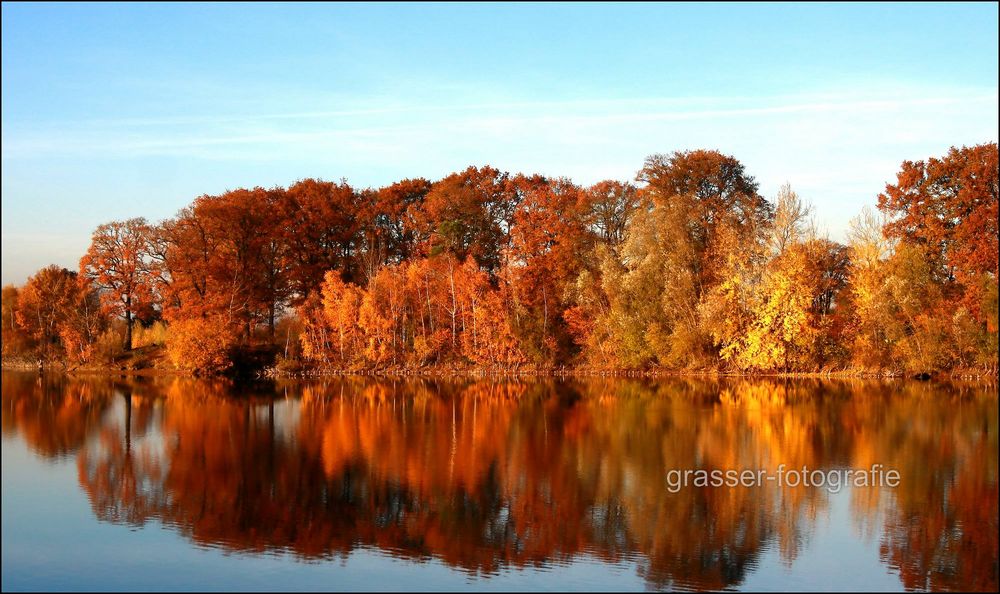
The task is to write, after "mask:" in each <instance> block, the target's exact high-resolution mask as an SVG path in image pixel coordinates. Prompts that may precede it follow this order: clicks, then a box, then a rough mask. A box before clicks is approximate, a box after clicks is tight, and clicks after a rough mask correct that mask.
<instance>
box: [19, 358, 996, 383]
mask: <svg viewBox="0 0 1000 594" xmlns="http://www.w3.org/2000/svg"><path fill="white" fill-rule="evenodd" d="M2 369H3V371H20V372H32V371H33V372H37V373H64V374H66V375H102V376H119V377H191V378H196V377H197V378H203V379H211V378H218V377H233V375H228V376H227V375H221V376H199V375H196V374H193V373H190V372H188V371H184V370H178V369H164V368H158V367H145V368H140V369H127V368H118V367H100V366H97V367H95V366H86V367H84V366H81V367H72V368H70V367H67V366H66V365H65V364H61V363H55V364H47V365H38V364H28V363H19V362H4V363H3V365H2ZM352 376H353V377H392V378H403V377H424V378H426V377H451V378H454V377H469V378H487V377H510V378H515V377H517V378H528V377H538V378H542V377H548V378H622V379H657V378H765V377H766V378H783V379H845V380H846V379H862V380H889V379H893V380H914V381H933V380H980V381H990V380H996V379H997V369H955V370H950V371H939V372H935V373H905V372H902V371H898V370H874V371H873V370H860V369H841V370H826V371H769V372H739V371H724V370H716V369H705V370H670V369H601V368H592V367H582V366H580V367H560V368H528V369H517V368H514V369H509V368H506V369H495V368H494V369H489V368H487V369H483V368H462V367H448V366H434V367H424V368H362V369H339V368H314V369H307V370H301V371H296V372H287V371H278V370H276V369H275V368H273V367H271V368H264V369H259V370H257V371H256V372H255V373H251V374H249V375H247V374H243V375H237V376H236V377H241V378H244V379H265V380H268V379H270V380H316V379H324V378H332V377H352Z"/></svg>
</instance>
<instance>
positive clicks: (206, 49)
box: [2, 3, 998, 284]
mask: <svg viewBox="0 0 1000 594" xmlns="http://www.w3.org/2000/svg"><path fill="white" fill-rule="evenodd" d="M2 13H3V14H2V17H3V18H2V29H3V39H2V45H3V48H2V49H3V53H2V68H3V74H2V78H3V84H2V87H3V90H2V99H3V100H2V141H3V149H2V211H3V212H2V214H3V217H2V254H3V256H2V277H3V278H2V281H3V283H4V284H6V283H11V282H14V283H21V282H23V281H24V280H25V278H27V276H28V275H29V274H31V273H32V272H34V271H35V270H36V269H38V268H39V267H41V266H44V265H46V264H49V263H57V264H60V265H63V266H67V267H70V268H76V265H77V261H78V259H79V257H80V255H82V253H83V252H84V250H85V249H86V247H87V245H88V243H89V238H90V233H91V232H92V231H93V228H94V227H96V226H97V225H98V224H100V223H102V222H106V221H108V220H113V219H123V218H129V217H134V216H145V217H147V218H149V219H151V220H159V219H163V218H166V217H169V216H172V215H173V214H174V213H175V212H176V211H177V210H178V209H180V208H182V207H183V206H185V205H187V204H188V203H189V202H190V201H191V200H192V199H194V198H195V197H196V196H198V195H200V194H213V193H218V192H222V191H224V190H226V189H229V188H235V187H241V186H255V185H261V186H273V185H288V184H290V183H292V182H294V181H295V180H297V179H301V178H305V177H321V178H326V179H340V178H342V177H343V178H347V180H348V181H349V182H350V183H352V184H354V185H357V186H378V185H382V184H385V183H389V182H392V181H394V180H398V179H401V178H404V177H414V176H423V177H427V178H430V179H436V178H439V177H441V176H443V175H445V174H447V173H449V172H452V171H455V170H458V169H461V168H464V167H466V166H468V165H470V164H477V165H478V164H484V163H490V164H492V165H494V166H497V167H500V168H502V169H506V170H509V171H523V172H526V173H529V172H538V173H543V174H549V175H567V176H570V177H572V178H573V179H574V180H575V181H577V182H578V183H582V184H589V183H593V182H595V181H598V180H600V179H604V178H614V179H622V180H626V179H633V178H634V176H635V173H636V171H637V170H638V169H639V168H640V167H641V166H642V162H643V159H644V158H645V157H646V156H647V155H649V154H652V153H658V152H669V151H673V150H683V149H693V148H714V149H719V150H721V151H723V152H725V153H728V154H732V155H734V156H736V157H737V158H739V159H740V160H741V161H742V162H743V163H744V164H745V165H746V167H747V169H748V171H749V172H750V173H751V174H752V175H754V176H756V178H757V180H758V181H759V182H760V185H761V190H762V192H763V193H764V194H765V195H767V196H773V195H774V194H775V193H776V192H777V189H778V187H779V186H780V185H781V184H783V183H785V182H789V183H791V184H792V187H793V188H794V189H795V190H796V191H797V192H798V193H799V194H800V195H801V196H803V197H804V198H806V199H807V200H809V201H811V202H812V203H813V204H814V206H815V210H816V219H817V223H818V226H819V227H820V229H823V230H826V231H827V232H828V233H829V234H830V236H831V237H832V238H834V239H842V238H843V235H844V231H845V229H846V228H847V224H848V221H849V219H850V218H851V217H852V216H854V215H855V214H857V213H858V211H860V209H861V208H862V207H863V206H865V205H874V203H875V199H876V195H877V194H878V192H879V191H880V190H881V189H882V188H883V187H884V185H885V183H886V182H887V181H891V180H892V179H893V178H894V175H895V172H896V171H897V169H898V167H899V164H900V163H901V162H902V161H903V160H904V159H920V158H926V157H928V156H933V155H940V154H943V153H944V152H946V151H947V149H948V147H950V146H952V145H963V144H977V143H981V142H986V141H994V142H995V141H996V140H997V126H998V124H997V111H998V102H997V49H998V38H997V30H998V25H997V18H998V15H997V5H996V4H930V5H928V4H912V5H906V4H890V5H869V4H858V5H853V4H852V5H842V4H837V5H801V6H800V5H785V4H782V5H766V4H750V5H732V4H719V5H705V4H657V5H647V4H636V5H623V4H615V5H600V4H584V5H566V4H526V5H525V4H517V5H507V4H490V5H480V4H476V5H461V4H430V5H386V4H376V5H364V4H361V5H353V4H332V5H325V4H307V5H294V6H289V5H259V4H254V5H239V4H223V5H207V4H170V5H134V6H132V5H118V4H108V5H60V4H38V5H35V4H10V3H5V4H3V7H2Z"/></svg>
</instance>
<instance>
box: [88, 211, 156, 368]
mask: <svg viewBox="0 0 1000 594" xmlns="http://www.w3.org/2000/svg"><path fill="white" fill-rule="evenodd" d="M150 232H151V230H150V227H149V225H148V224H147V223H146V219H143V218H135V219H129V220H127V221H113V222H111V223H105V224H103V225H101V226H99V227H98V228H97V230H96V231H94V236H93V239H92V240H91V242H90V248H89V249H88V250H87V253H86V254H84V256H83V258H81V259H80V274H81V275H82V276H85V277H87V278H89V279H91V280H92V281H93V282H94V284H95V285H96V286H97V287H98V288H100V289H101V305H102V306H103V307H104V309H105V311H106V312H107V313H109V314H111V315H117V316H122V317H124V318H125V350H127V351H128V350H132V325H133V323H134V321H135V316H136V313H138V312H144V311H148V310H149V309H150V308H151V306H152V304H153V283H152V278H151V276H150V274H149V266H148V253H149V240H150Z"/></svg>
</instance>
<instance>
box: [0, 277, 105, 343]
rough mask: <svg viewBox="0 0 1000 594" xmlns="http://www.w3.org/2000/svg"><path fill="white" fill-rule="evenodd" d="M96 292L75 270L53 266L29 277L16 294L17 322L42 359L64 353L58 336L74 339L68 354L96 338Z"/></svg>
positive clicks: (97, 326)
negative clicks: (36, 346) (35, 345)
mask: <svg viewBox="0 0 1000 594" xmlns="http://www.w3.org/2000/svg"><path fill="white" fill-rule="evenodd" d="M97 310H98V307H97V299H96V293H95V292H94V291H93V289H92V288H91V287H89V286H88V283H86V282H81V280H80V278H79V277H78V275H77V273H75V272H73V271H71V270H67V269H65V268H60V267H58V266H56V265H51V266H47V267H45V268H42V269H41V270H39V271H38V272H37V273H35V275H34V276H32V277H30V278H29V279H28V281H27V282H26V283H25V284H24V287H23V288H22V289H21V290H20V292H19V294H18V304H17V309H16V311H15V314H14V315H15V319H16V320H17V324H18V325H19V326H20V327H21V329H23V330H24V331H25V332H26V333H27V334H28V335H29V336H30V337H31V338H32V339H33V340H34V341H35V342H36V344H38V349H39V355H40V357H41V359H42V360H43V361H50V360H52V359H54V358H55V357H56V356H58V355H61V354H67V350H66V348H65V346H66V345H64V343H63V340H62V338H65V337H70V338H72V339H75V342H74V343H73V344H71V345H69V353H68V354H70V355H71V356H76V354H77V353H82V357H80V358H86V348H87V347H88V346H89V344H90V343H91V342H93V340H94V339H95V338H96V334H97V332H98V331H99V329H100V327H99V321H100V320H99V317H98V311H97Z"/></svg>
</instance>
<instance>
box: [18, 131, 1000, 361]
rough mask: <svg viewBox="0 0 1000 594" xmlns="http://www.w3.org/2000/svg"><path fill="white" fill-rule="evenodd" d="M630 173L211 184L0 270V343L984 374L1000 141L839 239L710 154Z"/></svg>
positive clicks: (295, 356)
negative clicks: (165, 209) (175, 203)
mask: <svg viewBox="0 0 1000 594" xmlns="http://www.w3.org/2000/svg"><path fill="white" fill-rule="evenodd" d="M635 182H636V183H626V182H618V181H610V180H609V181H602V182H600V183H597V184H595V185H593V186H590V187H581V186H579V185H576V184H574V183H573V182H572V181H571V180H569V179H567V178H562V177H545V176H541V175H524V174H510V173H508V172H504V171H500V170H498V169H495V168H493V167H490V166H483V167H469V168H468V169H466V170H464V171H461V172H456V173H453V174H451V175H448V176H447V177H445V178H443V179H440V180H438V181H435V182H430V181H428V180H426V179H406V180H402V181H399V182H396V183H393V184H391V185H388V186H385V187H382V188H378V189H372V188H365V189H359V188H354V187H352V186H350V185H349V184H348V183H347V182H346V181H345V180H341V181H340V182H330V181H323V180H318V179H305V180H301V181H299V182H297V183H295V184H293V185H291V186H289V187H287V188H283V187H275V188H270V189H265V188H260V187H255V188H252V189H244V188H241V189H236V190H231V191H227V192H225V193H223V194H221V195H216V196H209V195H205V196H201V197H199V198H197V199H195V200H194V202H193V203H192V204H191V205H189V206H188V207H186V208H184V209H182V210H181V211H180V212H178V213H177V215H176V216H175V217H173V218H171V219H168V220H165V221H162V222H160V223H157V224H153V223H150V222H148V221H146V220H145V219H142V218H136V219H130V220H126V221H114V222H110V223H107V224H104V225H101V226H99V227H98V228H97V229H96V230H95V232H94V234H93V239H92V242H91V245H90V248H89V249H88V251H87V253H86V254H85V255H84V256H83V258H81V260H80V265H79V269H78V270H76V271H72V270H67V269H64V268H61V267H58V266H54V265H53V266H49V267H47V268H43V269H42V270H40V271H38V272H37V273H36V274H35V275H33V276H32V277H31V278H29V279H28V281H27V282H26V283H25V284H24V285H23V286H21V287H14V286H7V287H4V289H3V354H4V358H5V360H10V359H16V358H21V359H25V358H30V359H32V360H39V361H42V362H50V361H60V360H65V361H68V362H71V363H73V364H75V365H81V364H98V365H100V364H107V363H111V362H115V361H120V360H122V359H123V358H124V359H127V358H128V357H129V356H130V353H129V351H132V349H133V347H134V346H143V347H145V346H150V345H159V344H162V345H163V346H165V352H166V354H167V359H168V360H169V362H170V364H172V365H173V366H176V367H178V368H182V369H186V370H190V371H194V372H202V373H211V372H217V371H223V370H225V369H226V368H227V367H229V366H230V365H231V364H232V362H233V358H234V356H235V355H234V354H235V353H237V352H239V351H240V350H246V349H252V348H265V349H266V348H270V349H272V350H277V351H278V352H279V367H280V368H283V369H287V370H294V369H298V368H301V367H304V366H305V367H325V368H338V369H361V368H364V369H372V368H379V369H385V368H417V367H429V366H449V367H462V368H470V367H476V368H481V369H511V368H516V367H525V368H537V369H550V368H553V367H557V366H586V367H591V368H602V369H612V368H613V369H677V370H695V369H717V370H726V371H741V372H772V371H818V370H829V369H837V370H857V371H866V372H906V373H932V372H936V371H940V370H948V369H968V368H979V369H987V370H992V371H993V372H994V373H995V370H996V357H997V273H998V270H997V237H998V232H997V145H996V143H988V144H982V145H977V146H973V147H962V148H952V149H951V150H950V151H949V152H948V153H947V154H946V155H944V156H941V157H933V158H929V159H927V160H925V161H906V162H904V163H903V164H902V166H901V168H900V170H899V172H898V173H897V176H896V183H893V184H888V185H886V188H885V191H884V192H882V193H881V194H879V195H878V197H877V201H878V202H877V210H867V209H866V210H865V211H864V212H862V213H861V214H859V216H858V217H856V218H855V219H854V220H853V221H852V223H851V228H850V231H849V233H848V235H847V242H846V244H842V243H839V242H836V241H833V240H831V239H829V238H828V237H824V236H823V235H821V234H820V233H818V232H817V230H816V228H815V223H814V221H813V218H812V208H811V206H810V205H809V204H808V202H807V201H806V200H804V199H802V198H801V197H799V196H798V195H797V193H796V192H795V191H794V190H793V189H792V188H790V187H788V186H787V185H786V186H784V187H783V188H782V189H781V190H780V191H779V192H778V194H777V195H776V196H774V197H772V198H771V199H768V198H766V197H764V196H762V195H761V193H760V191H759V185H758V183H757V181H756V180H755V179H754V178H753V176H751V175H750V174H749V173H747V171H746V170H745V168H744V166H743V164H742V163H740V162H739V161H738V160H737V159H736V158H734V157H732V156H728V155H724V154H722V153H720V152H718V151H712V150H694V151H679V152H674V153H670V154H661V155H653V156H651V157H649V158H647V159H646V161H645V163H644V166H643V167H642V169H641V170H640V171H639V173H638V175H637V177H636V180H635ZM151 328H155V329H157V331H155V332H151V331H150V329H151ZM136 332H138V333H139V334H141V335H142V337H143V338H142V340H140V342H141V343H142V344H139V345H136V340H135V333H136Z"/></svg>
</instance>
